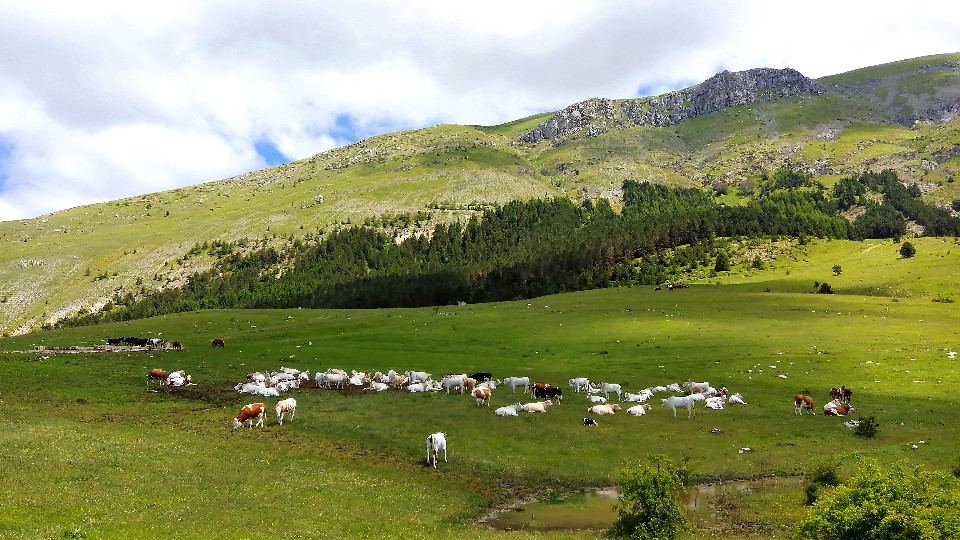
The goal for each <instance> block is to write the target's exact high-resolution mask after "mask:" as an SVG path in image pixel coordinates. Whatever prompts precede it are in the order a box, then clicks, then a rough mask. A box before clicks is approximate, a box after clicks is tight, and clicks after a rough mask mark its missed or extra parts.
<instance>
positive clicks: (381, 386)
mask: <svg viewBox="0 0 960 540" xmlns="http://www.w3.org/2000/svg"><path fill="white" fill-rule="evenodd" d="M388 388H390V385H389V384H387V383H382V382H371V383H370V386H368V387H366V388H364V390H373V391H374V392H383V391H384V390H387V389H388Z"/></svg>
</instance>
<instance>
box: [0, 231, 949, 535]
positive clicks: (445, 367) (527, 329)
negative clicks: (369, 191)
mask: <svg viewBox="0 0 960 540" xmlns="http://www.w3.org/2000/svg"><path fill="white" fill-rule="evenodd" d="M914 242H915V244H916V247H917V254H916V256H915V257H912V258H907V259H904V258H901V257H900V256H899V254H898V247H899V246H898V245H897V244H895V243H893V242H891V241H865V242H847V241H842V242H838V241H830V242H827V241H810V242H809V243H806V244H801V243H799V242H795V241H791V242H779V243H771V242H761V241H756V242H754V243H749V242H748V243H747V244H744V245H743V246H741V249H739V250H737V251H736V256H735V257H734V261H733V266H732V269H731V270H730V271H728V272H721V273H720V275H718V276H715V277H712V278H704V279H703V280H700V281H698V282H696V283H693V284H692V285H691V287H689V288H686V289H680V290H672V291H668V290H659V291H658V290H655V289H654V288H653V287H633V288H626V287H625V288H610V289H601V290H594V291H585V292H579V293H572V294H562V295H555V296H550V297H543V298H538V299H536V300H533V301H519V302H495V303H487V304H477V305H465V306H443V307H428V308H417V309H382V310H297V309H290V310H225V311H197V312H190V313H183V314H177V315H168V316H163V317H157V318H152V319H142V320H135V321H128V322H123V323H114V324H107V325H100V326H95V327H82V328H70V329H64V330H57V331H41V332H37V333H32V334H30V335H25V336H19V337H13V338H5V339H0V400H2V404H3V408H4V413H5V419H6V422H7V429H5V430H3V431H2V432H0V442H2V444H0V448H2V450H0V463H3V471H4V474H5V477H6V480H7V482H8V483H9V484H10V485H11V486H14V487H11V488H10V489H6V490H3V492H2V493H0V506H2V507H3V509H4V511H3V512H2V514H0V538H102V539H113V538H117V539H120V538H124V539H128V538H158V537H165V538H174V537H175V538H203V539H212V538H224V539H226V538H276V537H282V538H298V537H309V538H345V537H350V538H353V537H358V538H404V539H408V538H557V539H560V538H599V537H600V533H599V532H596V531H560V532H556V531H554V532H549V531H548V532H526V531H514V532H507V531H493V530H489V529H487V528H486V527H484V526H482V525H478V524H476V523H475V520H476V519H477V518H478V517H480V516H481V515H483V514H485V513H486V512H487V511H489V510H490V509H491V508H494V507H497V506H499V505H502V504H507V503H513V502H515V501H517V500H518V499H522V498H524V497H527V496H529V495H532V494H537V495H539V496H541V497H545V498H546V499H547V500H556V501H558V502H559V501H560V500H561V498H560V495H562V494H564V493H566V492H567V491H569V490H578V489H583V488H587V487H598V486H606V485H610V484H611V483H612V482H614V480H615V479H616V475H617V473H618V471H619V470H620V468H621V467H623V466H626V465H631V464H635V463H636V462H637V461H638V460H643V459H645V458H646V457H647V456H649V455H652V454H658V453H662V454H665V455H668V456H670V457H671V458H674V459H686V460H687V464H688V467H689V469H690V471H691V474H692V478H691V480H692V482H694V483H708V482H716V481H719V480H723V481H728V480H732V479H744V478H759V477H770V476H779V477H792V478H796V476H797V475H808V474H809V473H810V471H811V470H812V469H813V467H815V466H817V465H820V464H824V463H826V464H833V465H834V466H836V467H837V470H838V472H839V474H840V475H841V476H842V477H846V476H847V475H848V474H850V472H851V471H852V470H853V469H854V468H855V467H856V464H857V463H858V460H859V459H861V458H862V457H864V456H866V457H870V458H873V459H876V460H878V462H879V463H880V464H881V465H883V466H884V467H887V466H890V465H892V464H895V463H902V464H904V465H905V466H906V467H907V468H908V469H910V470H912V469H913V468H914V467H919V466H923V467H924V468H926V469H936V470H949V469H950V468H951V467H953V466H956V465H957V464H958V459H960V442H958V441H960V431H958V430H960V427H958V426H960V412H958V410H957V407H956V405H955V403H956V398H955V394H956V390H955V389H956V387H957V384H958V383H960V373H958V372H957V370H956V369H955V367H954V363H955V362H956V360H953V359H951V358H950V357H949V355H948V353H949V352H950V351H955V350H956V348H955V347H956V332H955V322H956V320H957V316H958V312H957V309H958V308H957V307H956V306H958V305H960V304H958V303H956V302H955V300H958V299H960V298H957V291H960V275H958V273H957V268H960V265H958V262H960V244H958V243H957V242H956V241H954V240H945V239H939V238H921V239H916V240H915V241H914ZM758 253H763V254H764V256H765V258H766V264H765V267H764V268H763V269H756V268H753V267H752V266H751V265H750V264H749V262H748V261H750V260H751V259H752V257H753V256H754V255H756V254H758ZM837 265H839V266H840V267H841V271H840V273H839V274H837V273H836V272H835V271H834V266H837ZM815 281H816V282H824V281H829V282H830V283H831V284H832V285H833V287H834V290H835V294H814V292H813V291H814V282H815ZM157 335H159V336H162V337H165V338H167V339H168V340H171V341H172V340H179V341H182V342H183V344H184V350H183V351H179V352H178V351H172V350H168V351H142V352H132V351H119V352H115V353H111V352H90V351H89V350H87V351H85V350H83V347H85V346H86V347H92V346H97V345H102V344H103V343H104V341H105V340H106V339H107V338H110V337H116V336H157ZM214 337H221V338H223V339H224V340H225V342H226V346H225V347H224V348H223V349H215V348H212V347H211V346H210V342H211V339H212V338H214ZM38 347H39V349H38ZM70 347H76V348H77V349H75V350H74V351H73V352H55V351H54V348H70ZM280 366H288V367H297V368H300V369H308V370H310V371H311V372H313V371H317V370H325V369H327V368H331V367H337V368H341V369H345V370H347V371H350V370H354V369H355V370H365V371H371V372H372V371H375V370H380V371H383V372H386V371H387V370H389V369H395V370H397V371H401V372H402V371H405V370H412V369H416V370H426V371H428V372H431V373H433V374H434V376H436V377H439V376H440V375H442V374H446V373H449V372H467V373H472V372H473V371H491V372H492V373H493V374H494V375H495V376H496V377H498V378H503V377H505V376H510V375H516V376H521V375H527V376H529V377H531V379H534V380H541V381H546V382H551V383H554V384H557V385H560V386H562V388H563V389H564V399H563V401H562V403H561V404H559V405H555V406H553V407H551V408H550V409H549V410H548V411H547V412H546V413H544V414H524V415H523V416H520V417H518V418H499V417H497V416H495V415H494V413H493V409H495V408H496V407H500V406H503V405H507V404H512V403H516V402H517V401H522V402H524V403H526V402H529V401H531V398H529V397H526V396H525V397H521V393H520V392H519V391H518V392H517V393H513V392H511V391H510V389H509V388H502V387H501V388H498V389H497V390H496V391H495V392H494V394H493V398H492V404H491V406H490V408H487V407H478V406H477V405H476V403H475V401H474V400H473V399H472V398H471V397H469V396H465V395H458V394H456V393H454V394H452V395H446V394H444V393H440V394H429V395H424V394H410V393H407V392H402V391H394V390H391V391H386V392H383V393H372V392H362V391H357V392H339V391H335V390H321V389H316V388H308V387H303V388H301V389H299V390H296V391H291V393H290V394H289V395H290V396H294V397H295V399H297V401H298V408H297V412H296V415H295V418H293V419H292V420H288V421H285V422H284V425H283V426H282V427H281V426H279V425H277V422H276V419H275V417H274V416H273V414H272V411H268V418H267V422H266V426H265V427H264V428H263V429H260V428H257V429H255V430H248V429H246V428H243V429H240V430H236V431H231V428H230V422H231V419H232V418H233V417H234V415H235V414H236V412H237V410H238V409H239V408H240V407H241V406H242V405H243V404H245V403H249V402H252V401H255V400H257V398H253V397H251V396H247V395H240V394H237V393H236V392H235V391H234V390H233V386H234V385H235V384H237V383H238V382H240V381H243V380H244V377H245V375H246V374H247V373H250V372H252V371H256V370H268V369H269V370H277V369H279V368H280ZM153 367H164V368H166V369H168V370H175V369H184V370H186V372H187V373H189V374H191V376H192V378H193V380H194V381H195V382H196V383H197V384H196V386H188V387H181V388H162V389H157V388H156V387H153V388H148V387H147V386H146V385H145V383H144V376H145V374H146V373H147V371H148V370H149V369H150V368H153ZM572 377H589V378H590V379H591V380H594V381H597V382H599V381H605V382H617V383H621V384H622V385H623V387H624V389H625V390H627V391H630V392H637V391H639V390H640V389H643V388H646V387H648V386H653V385H663V384H668V383H673V382H679V381H688V380H696V381H704V380H705V381H709V382H710V383H711V384H713V385H714V386H717V387H719V386H721V385H722V386H726V387H727V388H729V389H730V391H731V392H740V393H742V395H743V397H744V398H745V400H746V401H747V402H748V403H750V405H745V406H739V408H738V407H737V406H733V405H728V406H727V408H726V409H724V410H721V411H713V410H707V409H704V408H702V407H701V408H700V409H699V410H698V411H697V416H696V417H695V418H693V419H687V418H685V417H684V414H683V413H682V412H681V415H680V417H678V418H674V417H673V416H672V415H671V414H670V412H669V411H668V410H666V409H664V408H663V407H662V406H660V403H659V401H658V399H659V398H660V397H665V395H666V394H660V395H658V396H657V398H654V400H653V404H654V407H653V408H652V409H651V410H650V411H649V413H648V414H647V415H646V416H643V417H633V416H628V415H625V414H623V413H618V414H617V415H614V416H605V417H600V418H598V419H599V422H600V425H599V426H598V427H597V428H588V427H585V426H583V425H582V423H581V418H582V417H584V416H592V415H590V414H589V413H587V412H586V409H587V407H588V403H587V401H586V399H585V398H584V397H583V395H582V394H580V395H578V394H577V393H575V392H573V390H571V389H569V388H568V387H567V384H566V381H567V380H568V379H570V378H572ZM841 384H843V385H846V386H847V387H849V388H852V389H853V391H854V394H853V399H852V403H853V404H854V406H855V408H856V412H855V413H854V415H853V417H854V418H857V417H858V416H860V415H862V416H864V417H868V416H872V417H875V419H876V421H877V422H878V423H879V426H880V427H879V431H878V433H877V435H876V437H873V438H861V437H857V436H856V435H854V433H853V430H851V429H850V428H848V427H845V426H844V425H843V422H844V421H845V420H847V419H844V418H835V417H825V416H823V415H820V414H818V415H816V416H810V415H804V416H796V415H795V414H794V411H793V404H792V397H793V396H794V395H795V394H796V393H798V392H801V391H809V392H810V394H811V395H812V396H814V398H815V399H816V401H817V405H818V407H819V406H821V405H822V404H823V403H824V402H826V401H827V399H828V397H827V391H828V389H829V388H831V387H834V386H839V385H841ZM275 400H276V398H267V399H265V400H264V401H266V402H267V404H268V405H270V406H272V405H273V404H274V403H275ZM441 430H442V431H445V432H446V433H447V438H448V443H449V458H448V462H442V461H441V463H440V464H439V467H438V469H437V470H436V471H434V470H433V469H432V468H427V467H425V466H424V464H423V461H424V444H423V441H424V438H425V437H426V435H427V434H429V433H433V432H435V431H441ZM921 441H922V443H921ZM743 448H749V449H750V451H748V452H742V451H741V450H742V449H743ZM803 497H804V485H803V484H802V483H801V481H800V480H799V479H798V480H796V481H795V482H792V483H790V484H787V485H786V486H785V487H782V488H779V489H764V490H749V491H743V492H739V493H736V494H731V495H727V496H724V497H722V498H714V499H710V500H709V501H708V502H706V503H704V504H705V505H707V506H706V507H705V508H703V509H702V510H701V511H699V512H696V511H692V512H691V520H692V522H693V528H692V531H691V532H690V533H689V534H685V535H683V536H682V537H681V538H687V539H701V538H703V539H706V538H717V537H722V538H732V539H741V538H742V539H747V538H753V539H755V538H793V537H794V536H793V534H794V529H793V525H794V524H795V523H796V521H797V520H798V519H799V518H800V517H801V516H802V515H803V514H804V513H805V512H806V511H807V510H808V508H809V507H806V506H804V504H803ZM571 508H573V509H576V506H575V505H573V506H572V507H571ZM161 515H162V516H165V518H164V519H160V518H158V516H161ZM545 525H548V524H545Z"/></svg>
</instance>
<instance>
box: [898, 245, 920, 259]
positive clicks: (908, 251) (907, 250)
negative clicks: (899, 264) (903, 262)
mask: <svg viewBox="0 0 960 540" xmlns="http://www.w3.org/2000/svg"><path fill="white" fill-rule="evenodd" d="M916 254H917V248H915V247H913V244H911V243H910V242H904V243H903V244H901V245H900V256H901V257H903V258H904V259H909V258H910V257H913V256H914V255H916Z"/></svg>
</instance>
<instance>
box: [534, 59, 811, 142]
mask: <svg viewBox="0 0 960 540" xmlns="http://www.w3.org/2000/svg"><path fill="white" fill-rule="evenodd" d="M821 92H822V90H821V89H820V87H819V86H818V85H817V83H816V82H815V81H814V80H813V79H810V78H808V77H805V76H803V74H801V73H800V72H799V71H797V70H795V69H789V68H787V69H772V68H755V69H748V70H746V71H735V72H731V71H724V72H722V73H718V74H716V75H714V76H713V77H710V78H709V79H707V80H705V81H703V82H702V83H700V84H698V85H696V86H691V87H689V88H684V89H682V90H677V91H675V92H668V93H666V94H662V95H659V96H652V97H644V98H636V99H622V100H610V99H602V98H594V99H588V100H586V101H581V102H580V103H575V104H573V105H570V106H569V107H567V108H565V109H563V110H562V111H559V112H557V113H556V114H555V115H553V116H552V117H551V118H550V119H549V120H547V121H546V122H544V123H543V124H540V125H539V126H537V127H536V128H534V129H533V130H531V131H530V132H528V133H527V134H525V135H523V136H522V137H520V140H522V141H524V142H531V143H535V142H538V141H541V140H543V139H553V140H554V142H560V141H562V140H564V139H566V138H567V137H569V136H570V135H573V134H575V133H583V134H585V135H587V136H591V137H592V136H596V135H599V134H601V133H605V132H607V131H609V130H611V129H622V128H625V127H629V126H632V125H637V126H657V127H663V126H672V125H674V124H678V123H680V122H682V121H684V120H687V119H689V118H694V117H697V116H700V115H704V114H709V113H713V112H717V111H721V110H723V109H727V108H730V107H737V106H739V105H745V104H747V103H752V102H755V101H774V100H778V99H784V98H788V97H792V96H796V95H799V94H819V93H821Z"/></svg>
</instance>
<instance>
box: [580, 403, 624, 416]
mask: <svg viewBox="0 0 960 540" xmlns="http://www.w3.org/2000/svg"><path fill="white" fill-rule="evenodd" d="M619 410H620V406H619V405H617V404H616V403H614V404H613V405H594V406H593V407H590V408H589V409H587V412H589V413H593V414H615V413H616V412H617V411H619Z"/></svg>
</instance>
